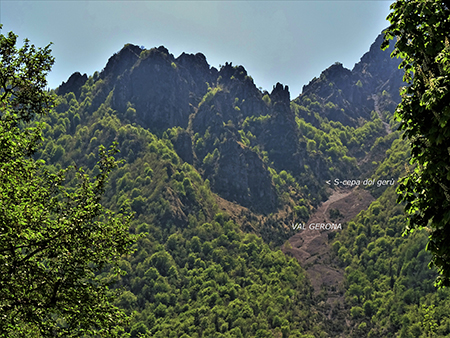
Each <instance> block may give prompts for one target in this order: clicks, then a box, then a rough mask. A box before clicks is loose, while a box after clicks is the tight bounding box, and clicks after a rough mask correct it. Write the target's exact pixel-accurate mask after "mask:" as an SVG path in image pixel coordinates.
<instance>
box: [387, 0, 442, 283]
mask: <svg viewBox="0 0 450 338" xmlns="http://www.w3.org/2000/svg"><path fill="white" fill-rule="evenodd" d="M391 9H392V13H391V14H390V15H389V16H388V19H389V21H390V22H391V25H390V26H389V28H388V29H387V30H386V31H385V42H384V46H387V45H388V44H389V39H392V38H394V37H397V41H396V43H395V50H394V52H393V53H392V56H394V57H395V56H396V57H400V58H402V59H403V61H402V63H401V64H400V67H402V68H403V69H404V70H405V75H404V80H405V81H406V82H407V83H408V84H409V85H408V86H407V87H406V88H404V90H403V92H402V102H401V104H400V105H399V106H398V108H397V111H396V114H397V116H398V117H399V118H400V119H401V121H402V122H401V125H400V129H402V130H404V131H405V133H404V136H405V137H407V138H408V139H409V141H410V143H411V162H412V163H413V164H414V165H415V168H414V171H413V172H411V173H410V174H409V175H408V176H406V177H404V178H403V179H402V181H401V184H400V186H399V194H400V196H399V201H404V202H406V205H405V210H406V211H407V213H408V214H409V215H410V221H409V223H408V227H407V228H406V229H407V231H413V230H415V229H421V228H425V227H427V228H429V229H431V233H430V236H429V243H428V246H427V248H428V250H429V251H430V252H431V253H432V261H431V266H435V267H437V269H438V271H439V272H440V277H439V278H438V280H437V284H438V285H439V286H449V285H450V259H449V258H448V257H449V253H450V246H449V245H448V243H449V241H450V233H449V231H448V229H449V222H450V195H449V188H450V176H449V174H448V173H449V171H450V167H449V163H450V155H449V152H448V149H450V131H449V128H448V121H449V119H450V105H449V102H450V91H449V88H448V86H449V84H450V82H449V81H450V80H449V73H450V62H449V57H450V47H449V46H450V45H449V44H450V41H449V37H448V31H449V29H450V26H449V25H450V23H449V17H450V9H449V7H448V4H447V3H445V2H442V1H433V0H427V1H415V0H402V1H396V2H394V3H393V4H392V5H391Z"/></svg>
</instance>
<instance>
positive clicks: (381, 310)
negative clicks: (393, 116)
mask: <svg viewBox="0 0 450 338" xmlns="http://www.w3.org/2000/svg"><path fill="white" fill-rule="evenodd" d="M395 199H396V194H395V190H394V188H393V187H391V188H388V189H387V190H386V191H385V192H384V193H383V195H382V196H381V197H380V198H379V199H378V200H377V201H375V202H374V203H372V205H371V206H370V207H369V209H368V210H367V211H363V212H361V213H360V214H359V215H358V217H356V218H355V219H354V220H353V221H351V222H349V223H348V227H346V228H345V229H344V230H343V231H342V232H340V233H338V234H337V235H336V238H335V240H334V241H333V244H332V248H333V252H334V254H335V255H336V256H337V257H338V258H339V260H340V261H341V264H342V266H343V267H345V290H346V291H345V298H346V302H347V304H348V306H349V307H350V315H351V318H352V320H353V321H354V327H355V328H357V329H356V330H355V331H354V333H353V334H352V337H361V336H364V337H430V336H431V337H447V336H448V335H449V334H450V321H449V320H448V311H449V305H448V297H449V296H450V294H449V290H447V289H445V290H436V288H435V287H434V286H433V282H434V280H435V278H436V276H437V273H436V271H435V270H430V269H429V268H428V266H427V265H428V263H429V261H430V254H429V253H428V252H426V251H425V246H426V242H427V234H426V232H425V231H420V232H415V233H414V234H413V235H410V236H408V237H402V236H401V234H402V232H403V229H404V227H405V226H406V219H405V215H404V214H403V208H402V206H401V205H397V206H394V205H395ZM393 206H394V207H393Z"/></svg>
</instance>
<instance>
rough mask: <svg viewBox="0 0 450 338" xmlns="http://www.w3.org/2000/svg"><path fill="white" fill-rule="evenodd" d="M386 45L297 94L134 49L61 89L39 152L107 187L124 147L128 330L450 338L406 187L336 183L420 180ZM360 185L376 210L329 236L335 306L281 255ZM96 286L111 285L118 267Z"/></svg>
mask: <svg viewBox="0 0 450 338" xmlns="http://www.w3.org/2000/svg"><path fill="white" fill-rule="evenodd" d="M380 44H381V37H378V38H377V41H376V42H375V43H374V45H373V46H372V47H371V49H370V51H369V52H368V53H367V54H366V55H365V56H363V57H362V58H361V62H360V63H359V64H357V65H355V68H354V69H353V70H352V71H350V70H348V69H345V68H343V66H342V65H341V64H339V63H336V64H334V65H332V66H331V67H330V68H328V69H327V70H325V71H324V72H323V73H322V74H321V75H320V77H319V78H315V79H313V80H312V81H311V82H310V84H309V85H307V86H305V88H304V90H303V93H302V94H301V95H300V96H299V97H297V98H295V99H293V100H291V98H290V94H289V89H288V88H287V86H283V85H281V84H277V85H276V86H274V88H273V91H272V92H271V93H269V92H266V91H261V90H259V89H257V87H256V86H255V84H254V82H253V79H252V78H251V76H249V75H248V74H247V72H246V70H245V69H244V67H242V66H233V65H232V64H231V63H226V64H225V65H224V66H222V67H221V68H220V69H218V70H217V69H215V68H214V67H210V66H209V65H208V64H207V62H206V58H205V56H203V55H202V54H200V53H199V54H196V55H192V54H190V55H188V54H184V53H183V54H182V55H181V56H179V57H178V58H174V57H173V55H172V54H170V53H169V51H168V50H167V49H166V48H164V47H162V46H161V47H158V48H152V49H150V50H145V49H142V48H140V47H138V46H134V45H130V44H127V45H125V46H124V47H123V49H122V50H121V51H119V52H118V53H116V54H115V55H113V56H112V57H111V58H110V59H109V61H108V63H107V65H106V67H105V68H104V69H103V70H102V71H101V72H96V73H95V74H93V75H91V76H86V75H84V76H83V75H81V74H79V73H75V74H74V75H72V77H71V78H70V79H69V80H68V81H67V82H66V83H63V84H62V85H61V86H60V87H59V88H57V89H56V91H55V93H56V94H57V95H58V97H57V106H56V107H55V109H54V110H53V111H52V112H51V113H50V114H49V115H47V116H44V117H42V118H41V119H40V121H41V122H43V123H44V128H43V135H44V139H45V140H44V141H43V143H42V147H41V149H40V150H39V152H38V153H37V154H36V159H42V160H44V161H45V163H46V168H47V169H48V170H49V171H50V172H53V173H56V172H57V171H58V170H59V169H60V168H65V167H67V166H69V165H74V166H75V167H77V168H79V167H83V168H84V170H85V172H86V173H87V174H89V175H91V177H95V175H98V174H99V170H100V168H99V166H98V165H97V160H98V157H97V153H98V149H99V147H100V145H105V146H109V145H111V144H112V143H113V142H118V149H119V150H120V152H119V153H118V154H117V155H116V157H117V159H118V160H123V162H122V164H121V165H120V166H119V167H118V168H117V169H115V170H114V171H112V172H111V174H110V179H109V182H108V185H107V187H106V189H105V195H104V197H103V204H104V205H105V206H106V207H107V208H109V209H111V210H114V211H118V210H121V209H128V210H130V211H131V212H132V213H133V214H134V216H133V219H132V221H131V226H130V232H131V233H133V234H140V237H139V240H138V241H137V242H136V243H135V244H134V245H133V252H132V253H131V254H129V255H124V256H122V257H121V259H120V262H119V267H120V268H121V269H122V270H123V271H124V272H125V274H124V275H121V276H119V277H118V279H117V281H116V282H115V283H114V284H113V285H114V288H122V293H121V295H120V296H119V297H118V298H116V300H115V304H116V305H117V306H118V307H120V308H121V309H123V310H124V311H125V312H126V313H127V314H128V315H129V316H130V323H129V325H128V327H127V328H126V332H124V334H123V336H124V337H131V338H137V337H161V338H163V337H164V338H165V337H171V338H172V337H173V338H175V337H180V338H188V337H192V338H194V337H267V338H269V337H274V338H281V337H283V338H285V337H299V338H300V337H302V338H307V337H311V338H312V337H359V336H363V337H366V336H367V337H447V336H450V320H449V319H448V315H447V314H448V311H449V309H448V300H449V296H450V295H449V294H448V290H446V289H444V290H437V289H436V288H435V287H434V286H433V283H434V280H435V278H436V272H435V271H433V270H430V269H428V267H427V264H428V263H429V260H430V256H429V255H428V254H427V253H426V252H425V246H426V242H427V234H426V231H425V230H423V231H417V232H415V233H413V234H411V235H408V236H402V232H403V229H404V227H405V225H406V223H405V215H404V214H403V211H402V210H403V208H402V206H401V205H397V203H396V201H395V200H396V194H395V188H396V187H395V186H392V185H389V184H387V183H381V184H376V183H375V184H372V185H363V184H362V183H360V184H359V185H358V186H348V185H347V186H346V185H342V184H341V185H338V186H337V185H333V184H331V185H330V184H327V183H326V182H327V181H331V182H334V180H335V179H339V180H360V181H361V182H363V181H364V180H365V179H371V180H373V181H374V182H387V181H397V179H398V178H399V177H400V176H402V175H403V174H404V173H405V172H407V171H408V170H410V167H409V165H407V158H408V155H409V148H408V144H407V142H406V141H404V140H402V138H401V133H400V131H396V129H397V127H398V122H397V121H396V120H395V119H394V117H393V113H394V109H395V107H396V105H397V103H398V101H399V95H398V88H399V86H400V85H401V75H399V73H398V72H396V70H397V66H398V62H397V61H396V60H391V59H390V57H389V51H386V52H382V51H381V50H380V49H379V46H380ZM379 64H383V65H386V64H387V65H388V67H386V66H385V67H383V68H380V67H379ZM387 68H388V69H387ZM67 184H68V185H69V186H70V185H71V184H74V183H73V182H67ZM358 189H360V190H362V189H365V190H367V192H368V193H369V194H370V195H371V196H372V197H373V199H374V202H372V203H371V204H370V206H369V207H368V208H367V209H366V210H361V212H360V213H359V214H358V215H357V216H356V217H354V218H353V219H351V220H348V221H345V222H343V227H342V230H336V231H334V232H330V233H329V234H328V242H327V243H326V245H327V247H328V248H329V253H330V257H331V258H330V262H331V263H332V264H333V265H336V267H337V268H339V269H342V271H344V279H343V282H342V283H341V284H339V285H336V287H335V290H334V291H333V292H334V294H338V295H339V297H340V298H339V299H340V300H339V301H337V302H336V304H331V302H332V300H331V298H330V297H329V295H328V292H329V291H327V290H326V289H325V288H323V291H322V292H320V293H317V292H315V291H314V290H315V289H314V286H315V284H317V283H318V281H317V280H314V279H311V278H310V277H309V275H308V273H307V271H306V270H305V268H306V267H305V266H303V267H302V266H301V262H299V261H298V260H297V259H295V258H293V257H291V256H289V255H286V254H284V253H283V252H282V251H281V246H282V245H283V244H285V243H287V242H288V241H289V239H290V238H292V236H293V235H294V234H295V233H296V232H297V231H296V230H294V229H292V227H291V222H292V220H300V221H302V222H305V223H306V222H307V221H308V220H309V219H310V218H311V217H313V216H314V215H315V213H316V211H317V210H318V208H319V206H320V204H321V203H323V202H325V201H327V200H328V198H329V197H330V196H331V195H333V193H335V192H336V191H339V192H352V191H356V190H358ZM334 212H335V214H336V215H341V214H342V215H344V216H345V214H346V210H343V209H342V210H338V209H336V210H334ZM330 221H331V220H330ZM303 231H308V230H303ZM331 263H330V264H331ZM100 276H101V277H102V278H105V279H106V280H111V281H114V280H115V277H114V275H113V272H112V270H110V269H109V268H104V269H103V270H102V271H101V272H100ZM330 292H331V291H330ZM333 299H334V298H333ZM330 309H331V311H330Z"/></svg>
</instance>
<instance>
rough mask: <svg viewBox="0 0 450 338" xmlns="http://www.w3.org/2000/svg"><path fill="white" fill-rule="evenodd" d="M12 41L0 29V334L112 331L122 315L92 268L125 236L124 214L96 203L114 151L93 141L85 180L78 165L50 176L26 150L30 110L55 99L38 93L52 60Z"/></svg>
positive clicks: (109, 257) (34, 138)
mask: <svg viewBox="0 0 450 338" xmlns="http://www.w3.org/2000/svg"><path fill="white" fill-rule="evenodd" d="M16 39H17V36H16V35H14V34H13V33H9V35H8V37H5V36H3V35H0V52H1V64H2V67H1V70H0V72H1V76H0V81H1V83H0V87H1V88H2V89H1V108H0V109H1V115H0V144H1V148H0V172H1V179H0V201H1V203H0V205H1V207H0V274H1V276H0V317H1V320H0V335H1V336H2V337H23V336H30V335H33V336H43V337H61V336H64V337H71V336H80V335H82V334H97V335H100V336H107V337H112V336H115V335H116V334H118V332H119V328H120V325H122V324H124V323H125V319H126V316H125V314H124V313H123V311H121V310H120V309H119V308H117V307H116V306H113V305H112V304H111V298H112V296H113V295H112V294H111V293H110V292H109V290H108V285H110V284H111V283H110V281H107V280H104V279H103V278H101V277H100V276H98V275H96V274H95V273H96V272H98V271H99V270H101V269H103V268H105V267H107V266H108V265H110V264H114V262H115V261H116V260H117V259H118V258H119V257H120V256H121V255H123V254H125V253H129V252H130V249H129V246H130V244H131V243H132V242H133V236H130V234H129V233H128V226H129V221H130V215H126V214H121V213H119V214H113V213H112V212H110V211H107V210H105V209H104V208H103V206H102V205H101V203H100V200H101V198H102V195H103V193H104V189H105V185H106V182H107V178H108V175H109V173H110V171H111V170H112V169H113V168H114V167H115V166H116V165H117V162H116V160H115V159H114V157H113V154H114V153H115V150H114V148H112V149H110V150H109V151H106V150H105V149H104V148H102V147H101V148H100V160H99V162H98V163H97V165H98V174H97V175H96V177H95V179H94V180H91V179H90V177H89V176H87V175H84V174H83V170H82V169H75V170H72V169H73V168H70V167H69V168H67V169H64V170H57V171H56V173H52V172H50V171H49V170H46V169H45V167H44V161H43V160H35V159H34V158H33V157H32V156H33V155H34V154H35V153H36V151H37V149H38V147H39V145H40V141H41V138H42V131H41V130H42V129H43V128H44V127H45V126H44V125H43V124H42V123H36V122H35V119H34V117H35V115H42V114H45V113H47V112H48V111H49V109H51V107H52V105H53V102H54V95H52V94H50V93H48V92H46V91H45V90H44V88H45V84H46V81H45V74H46V72H47V71H48V70H49V69H50V66H51V64H52V63H53V58H52V57H51V56H50V49H49V46H47V47H46V48H44V49H39V50H36V49H35V47H34V46H29V44H28V41H26V42H25V45H24V46H23V47H22V48H20V49H16V47H15V45H16ZM58 136H59V135H58ZM59 149H61V148H58V147H56V150H55V151H53V150H52V151H51V154H52V157H53V159H55V160H57V159H59V158H60V157H61V156H62V154H61V153H60V150H59ZM63 150H64V149H63ZM74 176H76V177H74ZM66 179H69V180H72V179H73V180H74V181H78V183H77V184H76V185H67V182H65V180H66ZM115 271H116V272H119V270H115ZM111 281H112V279H111Z"/></svg>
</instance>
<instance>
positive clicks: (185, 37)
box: [0, 0, 393, 99]
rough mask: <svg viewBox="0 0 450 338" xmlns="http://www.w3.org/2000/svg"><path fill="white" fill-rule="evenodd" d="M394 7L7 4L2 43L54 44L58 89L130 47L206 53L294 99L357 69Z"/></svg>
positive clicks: (378, 1)
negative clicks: (316, 81)
mask: <svg viewBox="0 0 450 338" xmlns="http://www.w3.org/2000/svg"><path fill="white" fill-rule="evenodd" d="M392 2H393V0H392V1H382V0H375V1H361V0H353V1H339V0H332V1H317V0H316V1H304V0H303V1H302V0H297V1H251V0H248V1H230V0H228V1H226V0H223V1H206V0H205V1H145V0H142V1H101V0H97V1H69V0H65V1H58V0H53V1H40V0H34V1H18V0H9V1H8V0H6V1H5V0H0V22H1V23H2V24H3V29H2V31H1V33H2V34H6V33H7V32H9V31H13V32H14V33H15V34H18V35H19V40H20V45H22V41H23V39H25V38H28V39H30V42H31V43H32V44H34V45H36V46H38V47H43V46H45V45H47V44H48V43H49V42H53V46H52V50H53V53H52V54H53V56H54V57H55V58H56V62H55V64H54V66H53V70H52V72H51V73H50V74H49V75H48V77H47V78H48V80H49V86H50V88H55V87H57V86H58V85H60V84H61V82H62V81H66V80H67V79H68V78H69V76H70V75H71V74H72V73H74V72H76V71H79V72H80V73H82V74H83V73H87V74H88V75H92V74H93V73H94V72H95V71H101V70H102V69H103V68H104V67H105V65H106V63H107V61H108V58H109V57H110V56H112V55H113V54H114V53H115V52H118V51H119V50H120V49H121V48H122V47H123V45H124V44H126V43H133V44H136V45H139V46H144V47H145V48H147V49H149V48H152V47H158V46H161V45H164V46H165V47H166V48H167V49H168V50H169V52H170V53H172V54H173V55H174V56H175V57H178V56H179V55H180V54H181V53H182V52H186V53H197V52H201V53H203V54H204V55H205V56H206V58H207V61H208V63H209V64H210V65H211V66H214V67H216V68H219V64H225V62H232V63H233V65H243V66H244V67H245V69H246V70H247V72H248V74H249V75H250V76H252V77H253V79H254V81H255V84H256V86H257V87H262V88H263V89H267V90H268V91H271V90H272V86H273V85H275V84H276V83H277V82H281V83H282V84H284V85H288V86H289V89H290V93H291V99H293V98H295V97H297V96H298V95H299V94H300V93H301V90H302V87H303V85H305V84H307V83H308V82H309V81H310V80H311V79H312V78H313V77H315V76H316V77H318V76H319V75H320V73H321V72H322V71H323V70H324V69H326V68H327V67H329V66H330V65H332V64H333V63H335V62H336V61H338V62H341V63H343V64H344V67H346V68H349V69H352V68H353V66H354V64H355V63H356V62H358V61H359V60H360V58H361V56H362V55H363V54H364V53H365V52H367V51H368V50H369V47H370V45H371V44H372V43H373V42H374V41H375V38H376V37H377V36H378V34H380V33H381V31H382V30H383V29H384V28H386V27H387V26H388V22H387V21H386V16H387V15H388V14H389V6H390V4H391V3H392Z"/></svg>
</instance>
